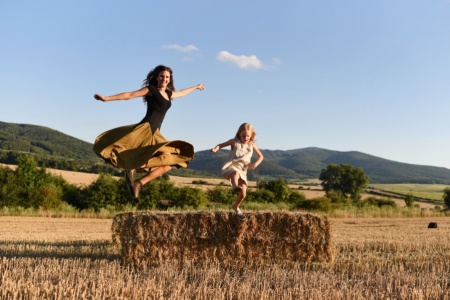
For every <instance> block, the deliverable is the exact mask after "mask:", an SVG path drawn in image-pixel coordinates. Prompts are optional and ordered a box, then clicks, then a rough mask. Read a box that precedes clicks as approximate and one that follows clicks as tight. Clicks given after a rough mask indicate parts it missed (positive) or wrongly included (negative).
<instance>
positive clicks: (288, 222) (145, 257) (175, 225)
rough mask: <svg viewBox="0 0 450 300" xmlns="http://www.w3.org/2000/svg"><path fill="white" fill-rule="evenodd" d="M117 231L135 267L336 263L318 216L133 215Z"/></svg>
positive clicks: (117, 223) (122, 218)
mask: <svg viewBox="0 0 450 300" xmlns="http://www.w3.org/2000/svg"><path fill="white" fill-rule="evenodd" d="M112 232H113V240H114V242H115V243H116V245H118V247H119V251H120V253H121V255H122V257H123V259H124V260H125V261H126V262H128V263H133V264H142V263H148V264H158V263H161V262H162V261H165V260H176V261H180V262H182V261H205V260H213V261H217V262H219V263H223V264H229V263H236V262H239V263H243V262H251V263H254V262H258V261H283V260H288V261H299V262H330V261H332V260H333V243H332V240H331V227H330V222H329V220H328V219H327V218H326V217H322V216H315V215H312V214H301V213H290V212H251V213H244V214H243V215H237V214H235V213H232V212H226V211H215V212H184V213H155V212H132V213H123V214H119V215H117V216H116V217H115V218H114V220H113V224H112Z"/></svg>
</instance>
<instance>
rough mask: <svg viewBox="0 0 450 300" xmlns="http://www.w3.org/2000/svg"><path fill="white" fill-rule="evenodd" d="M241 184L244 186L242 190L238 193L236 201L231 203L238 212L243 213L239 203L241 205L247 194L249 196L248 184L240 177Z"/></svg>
mask: <svg viewBox="0 0 450 300" xmlns="http://www.w3.org/2000/svg"><path fill="white" fill-rule="evenodd" d="M239 186H240V187H241V188H242V189H241V192H240V193H239V194H238V195H237V197H236V201H234V203H233V204H232V205H231V207H232V208H233V209H234V211H235V212H236V213H238V214H239V213H241V210H240V209H239V205H241V203H242V201H244V198H245V196H247V185H246V184H245V181H244V180H242V179H240V178H239Z"/></svg>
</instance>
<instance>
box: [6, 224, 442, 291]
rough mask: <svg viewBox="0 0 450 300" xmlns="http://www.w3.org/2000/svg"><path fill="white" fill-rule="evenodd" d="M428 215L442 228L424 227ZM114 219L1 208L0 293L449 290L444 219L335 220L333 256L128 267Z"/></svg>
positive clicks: (164, 263) (168, 263)
mask: <svg viewBox="0 0 450 300" xmlns="http://www.w3.org/2000/svg"><path fill="white" fill-rule="evenodd" d="M429 222H437V224H438V228H436V229H428V228H427V225H428V223H429ZM111 225H112V220H99V219H69V218H61V219H56V218H43V217H42V218H34V217H0V255H1V258H0V274H1V277H0V280H1V283H0V285H1V287H0V298H1V299H450V278H449V275H450V274H449V273H450V243H449V240H450V219H448V218H405V219H381V218H367V219H362V218H361V219H357V218H355V219H331V226H332V235H333V239H334V243H335V257H334V262H332V263H306V264H300V263H293V262H266V263H259V264H251V263H247V264H240V263H239V262H236V264H235V265H231V266H228V267H222V266H220V265H218V264H216V263H213V262H207V261H206V262H203V263H201V264H198V263H197V264H193V263H189V262H184V263H183V264H181V265H180V264H176V263H173V262H171V261H166V262H163V263H162V264H160V265H158V266H152V267H145V266H141V267H139V268H132V267H130V266H127V265H124V264H122V262H121V259H120V257H119V253H118V250H117V249H115V248H114V247H113V244H112V238H111Z"/></svg>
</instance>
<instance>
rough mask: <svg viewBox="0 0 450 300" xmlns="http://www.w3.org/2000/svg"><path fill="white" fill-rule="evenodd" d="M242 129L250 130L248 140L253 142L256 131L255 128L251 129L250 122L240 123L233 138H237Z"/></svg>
mask: <svg viewBox="0 0 450 300" xmlns="http://www.w3.org/2000/svg"><path fill="white" fill-rule="evenodd" d="M244 130H247V131H249V132H251V133H250V141H251V142H255V136H256V131H255V129H253V126H252V124H249V123H242V124H241V126H239V129H238V131H237V132H236V135H235V137H234V138H236V139H239V134H240V133H241V132H242V131H244Z"/></svg>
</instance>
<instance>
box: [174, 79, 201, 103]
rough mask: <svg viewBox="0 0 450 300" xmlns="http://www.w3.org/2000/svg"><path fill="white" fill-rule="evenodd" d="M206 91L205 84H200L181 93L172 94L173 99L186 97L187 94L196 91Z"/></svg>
mask: <svg viewBox="0 0 450 300" xmlns="http://www.w3.org/2000/svg"><path fill="white" fill-rule="evenodd" d="M204 89H205V86H204V85H203V83H200V84H197V85H194V86H191V87H189V88H185V89H182V90H180V91H177V92H173V93H172V99H175V98H180V97H184V96H186V95H187V94H189V93H192V92H193V91H195V90H200V91H203V90H204Z"/></svg>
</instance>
